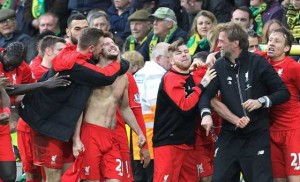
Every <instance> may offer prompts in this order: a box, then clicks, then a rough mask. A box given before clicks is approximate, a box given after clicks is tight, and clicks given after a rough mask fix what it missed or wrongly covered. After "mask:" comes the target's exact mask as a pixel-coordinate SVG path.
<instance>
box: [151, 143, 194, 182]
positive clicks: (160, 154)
mask: <svg viewBox="0 0 300 182" xmlns="http://www.w3.org/2000/svg"><path fill="white" fill-rule="evenodd" d="M186 146H187V145H166V146H160V147H154V148H153V150H154V161H155V162H154V179H153V181H154V182H162V181H172V182H179V181H197V179H198V177H197V168H196V161H195V160H191V159H190V158H189V157H187V156H190V155H191V154H190V153H191V151H192V150H193V148H192V147H189V148H187V147H186Z"/></svg>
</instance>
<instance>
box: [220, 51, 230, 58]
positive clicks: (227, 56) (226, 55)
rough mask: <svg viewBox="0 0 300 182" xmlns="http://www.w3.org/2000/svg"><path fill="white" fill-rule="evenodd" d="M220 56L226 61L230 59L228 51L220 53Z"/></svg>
mask: <svg viewBox="0 0 300 182" xmlns="http://www.w3.org/2000/svg"><path fill="white" fill-rule="evenodd" d="M221 56H224V57H225V58H227V59H230V57H231V52H228V51H224V50H223V51H221Z"/></svg>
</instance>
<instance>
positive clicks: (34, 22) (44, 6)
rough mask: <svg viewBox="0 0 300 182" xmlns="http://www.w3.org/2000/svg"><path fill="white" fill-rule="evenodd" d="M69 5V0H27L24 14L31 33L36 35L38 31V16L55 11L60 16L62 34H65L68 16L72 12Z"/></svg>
mask: <svg viewBox="0 0 300 182" xmlns="http://www.w3.org/2000/svg"><path fill="white" fill-rule="evenodd" d="M72 2H73V0H72ZM67 6H68V0H44V1H38V2H37V1H35V0H26V1H25V5H24V12H23V15H24V20H25V24H26V26H27V27H28V29H29V30H30V31H31V32H30V34H29V35H34V34H36V33H37V32H38V29H39V22H38V18H39V17H40V16H41V15H42V14H44V13H53V14H55V15H56V16H57V17H58V18H59V27H60V28H61V31H62V32H61V34H62V35H64V34H65V28H66V25H67V18H68V17H69V14H70V11H68V7H67Z"/></svg>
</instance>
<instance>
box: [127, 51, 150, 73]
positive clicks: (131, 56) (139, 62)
mask: <svg viewBox="0 0 300 182" xmlns="http://www.w3.org/2000/svg"><path fill="white" fill-rule="evenodd" d="M122 58H123V59H126V60H127V61H129V62H130V67H129V70H130V69H131V68H132V67H134V66H137V67H138V69H141V68H142V67H143V66H144V64H145V61H144V57H143V56H142V54H141V53H139V52H138V51H126V52H124V53H123V54H122Z"/></svg>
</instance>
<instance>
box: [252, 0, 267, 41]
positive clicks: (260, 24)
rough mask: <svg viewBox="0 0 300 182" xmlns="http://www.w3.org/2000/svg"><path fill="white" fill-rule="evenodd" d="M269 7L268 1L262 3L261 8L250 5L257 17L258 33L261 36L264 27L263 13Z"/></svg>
mask: <svg viewBox="0 0 300 182" xmlns="http://www.w3.org/2000/svg"><path fill="white" fill-rule="evenodd" d="M266 9H267V3H262V5H260V7H259V8H255V7H253V6H250V10H251V11H252V14H253V16H254V17H255V21H256V23H257V29H256V33H257V35H259V36H261V34H262V28H263V19H262V13H263V12H264V11H265V10H266Z"/></svg>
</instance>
